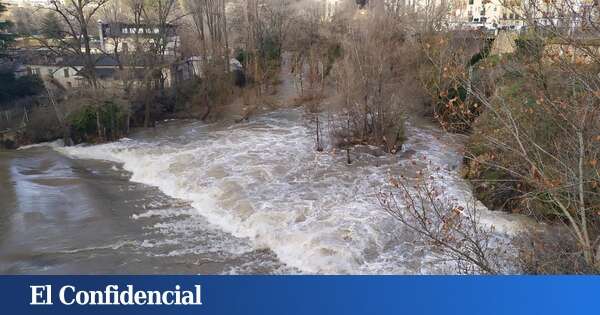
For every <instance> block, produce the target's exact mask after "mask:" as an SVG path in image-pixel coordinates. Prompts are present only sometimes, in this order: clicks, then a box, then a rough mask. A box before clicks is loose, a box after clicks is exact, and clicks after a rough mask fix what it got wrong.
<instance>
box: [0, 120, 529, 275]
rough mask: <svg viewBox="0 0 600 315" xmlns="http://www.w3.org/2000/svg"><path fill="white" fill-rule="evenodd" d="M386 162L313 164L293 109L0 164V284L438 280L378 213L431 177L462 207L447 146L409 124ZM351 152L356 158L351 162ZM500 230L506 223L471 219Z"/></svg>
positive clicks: (328, 158) (452, 148)
mask: <svg viewBox="0 0 600 315" xmlns="http://www.w3.org/2000/svg"><path fill="white" fill-rule="evenodd" d="M407 135H408V140H407V143H406V144H405V146H404V149H403V151H402V152H400V153H399V154H398V155H396V156H389V155H386V156H379V157H378V156H374V155H371V154H369V153H368V152H367V151H368V150H355V152H353V153H352V159H353V160H354V162H353V164H352V165H347V164H346V155H345V154H340V153H339V152H338V153H337V154H336V153H335V151H334V150H332V149H331V148H327V149H326V150H325V152H316V151H315V150H314V147H315V141H314V126H313V125H312V124H311V123H310V120H309V119H307V118H306V117H305V115H304V113H303V112H302V111H301V110H298V109H286V110H280V111H276V112H272V113H269V114H265V115H262V116H259V117H255V118H253V119H251V120H250V121H249V122H245V123H240V124H233V125H228V124H219V123H217V124H205V123H202V122H197V121H171V122H165V123H163V124H161V125H160V126H159V127H157V128H154V129H149V130H144V131H141V132H137V133H135V134H134V135H132V136H131V138H130V139H122V140H121V141H118V142H114V143H109V144H102V145H95V146H77V147H62V146H60V145H58V144H57V143H54V144H48V145H42V146H33V147H30V148H26V149H24V150H19V151H6V152H0V185H1V186H0V187H1V189H0V198H1V199H0V273H4V274H31V273H35V274H40V273H42V274H73V273H75V274H97V273H101V274H102V273H108V274H113V273H117V274H118V273H126V274H132V273H133V274H138V273H142V274H164V273H168V274H282V273H283V274H290V273H292V274H296V273H299V274H303V273H308V274H314V273H319V274H349V273H350V274H432V273H446V272H451V271H448V270H445V269H443V267H442V266H440V264H437V263H436V261H435V259H434V255H432V253H431V252H430V250H428V249H427V248H426V247H424V246H420V245H418V244H419V243H418V242H415V239H414V235H412V234H411V233H409V231H407V230H405V229H403V228H402V227H401V226H399V225H398V223H397V222H395V221H394V220H392V219H391V218H390V216H389V215H388V214H387V213H385V212H384V211H382V209H381V207H380V205H379V203H378V200H377V198H376V195H377V193H378V192H379V191H380V189H382V187H383V186H385V185H386V184H387V182H388V178H389V176H390V175H394V176H396V175H399V174H411V173H415V172H417V171H419V170H425V171H426V170H430V169H433V168H436V169H437V168H438V167H439V168H440V169H441V171H442V173H443V175H444V178H445V179H446V183H447V186H446V190H447V192H448V193H450V194H452V196H453V197H454V198H456V199H458V200H468V199H469V198H471V193H470V188H469V185H468V184H467V183H466V182H464V181H463V180H462V179H461V178H460V175H459V169H460V164H461V160H462V155H461V154H460V150H461V148H462V145H461V141H460V138H459V137H457V136H450V135H446V134H444V133H442V132H440V131H438V130H437V129H436V128H434V127H432V126H427V127H416V126H413V125H412V124H410V123H409V124H408V127H407ZM360 152H362V153H360ZM480 208H481V210H480V211H481V213H482V221H484V222H488V223H490V224H494V225H495V226H497V227H498V228H499V229H500V230H506V231H511V230H514V229H517V228H518V227H517V226H518V225H519V222H518V220H515V219H513V218H512V217H510V216H507V215H505V214H502V213H496V212H491V211H488V210H487V209H485V208H484V207H483V206H480Z"/></svg>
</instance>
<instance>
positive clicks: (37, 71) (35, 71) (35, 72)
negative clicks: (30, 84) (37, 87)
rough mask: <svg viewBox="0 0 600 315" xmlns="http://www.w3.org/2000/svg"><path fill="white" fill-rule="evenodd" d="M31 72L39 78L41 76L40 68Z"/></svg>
mask: <svg viewBox="0 0 600 315" xmlns="http://www.w3.org/2000/svg"><path fill="white" fill-rule="evenodd" d="M31 72H32V74H34V75H37V76H39V75H40V68H33V69H32V71H31Z"/></svg>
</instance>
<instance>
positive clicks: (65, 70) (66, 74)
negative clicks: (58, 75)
mask: <svg viewBox="0 0 600 315" xmlns="http://www.w3.org/2000/svg"><path fill="white" fill-rule="evenodd" d="M63 74H64V75H65V78H68V77H69V68H64V69H63Z"/></svg>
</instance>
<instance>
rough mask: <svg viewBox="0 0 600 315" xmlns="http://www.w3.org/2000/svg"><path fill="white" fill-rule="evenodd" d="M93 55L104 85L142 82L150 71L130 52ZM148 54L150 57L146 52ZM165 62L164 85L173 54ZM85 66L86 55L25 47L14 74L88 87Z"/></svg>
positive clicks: (112, 86)
mask: <svg viewBox="0 0 600 315" xmlns="http://www.w3.org/2000/svg"><path fill="white" fill-rule="evenodd" d="M92 58H93V61H94V72H95V77H96V79H97V83H98V84H99V85H100V86H101V87H103V88H109V89H120V88H123V87H124V85H123V83H124V82H125V81H128V82H129V83H133V84H140V83H141V82H142V81H143V80H144V79H145V75H146V74H147V71H145V70H146V69H147V68H146V67H144V66H143V64H144V63H143V62H139V60H137V61H138V62H136V60H134V59H133V58H134V57H133V56H131V55H123V56H121V57H120V61H119V60H116V59H115V58H114V57H112V56H109V55H105V54H98V55H93V56H92ZM147 58H151V57H150V56H147ZM137 59H139V56H138V58H137ZM166 62H167V64H166V65H164V66H163V67H162V68H161V69H162V70H161V71H162V77H163V78H164V80H165V85H166V86H169V85H170V83H171V78H172V72H171V67H170V65H171V64H172V63H173V58H167V60H166ZM84 66H85V60H84V57H83V56H64V57H61V56H55V55H53V54H51V53H49V52H47V51H44V50H37V51H23V52H21V53H20V54H19V57H18V66H17V67H15V75H16V76H22V75H37V76H39V77H41V78H42V79H43V80H44V82H45V83H50V82H52V84H59V85H61V86H62V87H64V88H65V89H70V88H77V87H86V86H87V82H86V80H85V77H84V76H83V75H82V70H83V69H84Z"/></svg>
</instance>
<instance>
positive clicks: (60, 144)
mask: <svg viewBox="0 0 600 315" xmlns="http://www.w3.org/2000/svg"><path fill="white" fill-rule="evenodd" d="M64 145H65V143H64V142H63V140H62V139H59V140H55V141H52V142H41V143H36V144H30V145H24V146H20V147H19V148H17V150H29V149H35V148H45V147H47V148H59V147H63V146H64Z"/></svg>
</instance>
